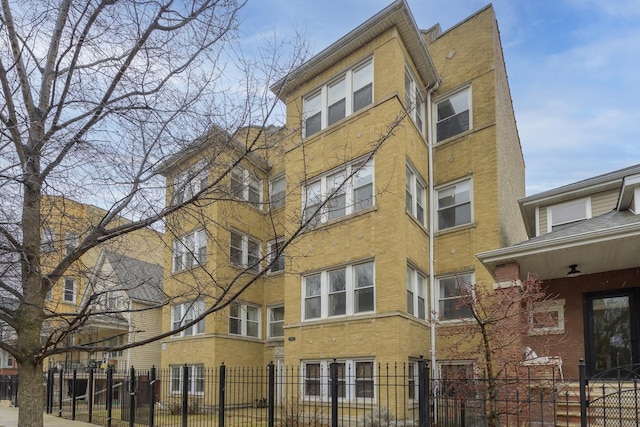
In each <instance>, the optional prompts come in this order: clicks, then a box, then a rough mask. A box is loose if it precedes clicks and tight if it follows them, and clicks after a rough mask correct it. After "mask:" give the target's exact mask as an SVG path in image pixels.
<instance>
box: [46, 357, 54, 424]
mask: <svg viewBox="0 0 640 427" xmlns="http://www.w3.org/2000/svg"><path fill="white" fill-rule="evenodd" d="M53 378H54V375H53V369H51V368H49V370H48V371H47V414H51V413H52V412H53Z"/></svg>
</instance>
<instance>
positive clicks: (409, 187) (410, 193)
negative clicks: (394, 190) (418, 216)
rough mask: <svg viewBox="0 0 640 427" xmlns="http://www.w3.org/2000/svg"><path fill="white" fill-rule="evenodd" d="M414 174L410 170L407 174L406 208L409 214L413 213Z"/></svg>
mask: <svg viewBox="0 0 640 427" xmlns="http://www.w3.org/2000/svg"><path fill="white" fill-rule="evenodd" d="M413 178H414V175H413V172H411V171H410V170H409V169H407V170H406V172H405V185H406V197H405V208H406V210H407V211H409V212H413Z"/></svg>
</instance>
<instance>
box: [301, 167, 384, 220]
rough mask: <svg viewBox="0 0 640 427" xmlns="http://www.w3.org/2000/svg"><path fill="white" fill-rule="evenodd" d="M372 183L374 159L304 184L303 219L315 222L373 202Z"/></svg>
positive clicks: (346, 213) (362, 207) (347, 212)
mask: <svg viewBox="0 0 640 427" xmlns="http://www.w3.org/2000/svg"><path fill="white" fill-rule="evenodd" d="M373 186H374V183H373V160H369V161H368V162H363V161H355V162H352V163H350V164H348V165H347V166H345V167H344V168H340V169H334V170H332V171H330V172H329V173H327V174H325V175H323V176H320V177H317V178H315V179H313V180H312V181H310V182H308V183H307V184H306V185H305V186H304V187H303V190H302V191H303V193H302V196H303V197H302V211H303V218H302V219H303V221H305V222H307V224H308V225H309V226H313V225H317V224H319V223H322V222H326V221H330V220H332V219H336V218H340V217H342V216H345V215H349V214H351V213H354V212H357V211H360V210H363V209H366V208H368V207H370V206H373V203H374V199H373ZM325 200H327V202H326V203H325V204H324V206H322V208H321V205H322V203H323V201H325Z"/></svg>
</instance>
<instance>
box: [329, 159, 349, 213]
mask: <svg viewBox="0 0 640 427" xmlns="http://www.w3.org/2000/svg"><path fill="white" fill-rule="evenodd" d="M346 179H347V174H346V171H345V170H342V171H340V172H338V173H335V174H333V175H330V176H328V177H327V196H330V197H331V199H329V202H328V203H327V206H328V211H329V219H333V218H339V217H341V216H344V215H345V214H346V200H347V198H346V195H345V181H346Z"/></svg>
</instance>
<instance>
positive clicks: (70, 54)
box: [0, 0, 406, 427]
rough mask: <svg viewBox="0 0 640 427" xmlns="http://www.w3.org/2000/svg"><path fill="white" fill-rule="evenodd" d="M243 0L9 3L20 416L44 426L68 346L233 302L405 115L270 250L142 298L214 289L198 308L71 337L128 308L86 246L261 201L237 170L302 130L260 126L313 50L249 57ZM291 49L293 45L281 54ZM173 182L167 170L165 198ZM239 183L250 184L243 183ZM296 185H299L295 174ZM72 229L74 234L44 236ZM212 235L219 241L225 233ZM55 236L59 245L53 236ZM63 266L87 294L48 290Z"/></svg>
mask: <svg viewBox="0 0 640 427" xmlns="http://www.w3.org/2000/svg"><path fill="white" fill-rule="evenodd" d="M243 4H244V2H243V1H241V0H198V1H173V0H159V1H148V2H146V1H125V0H122V1H118V0H89V1H82V2H73V1H71V0H62V1H60V2H52V1H42V2H35V3H28V4H27V3H18V2H11V1H10V0H0V5H1V8H2V9H1V13H0V30H1V32H2V36H1V37H2V47H1V52H0V85H1V87H2V95H1V96H2V103H1V107H0V154H1V155H0V194H1V195H2V197H3V204H2V206H1V207H0V291H1V292H2V294H3V295H2V296H3V297H4V298H3V299H2V301H10V303H9V302H7V303H3V304H2V307H0V322H2V323H3V324H4V325H6V326H7V327H8V328H9V329H11V330H12V331H13V335H12V336H13V339H11V340H8V341H7V340H5V341H2V342H0V348H1V349H3V350H5V351H8V352H9V353H11V354H12V355H13V356H14V357H15V359H16V360H17V362H18V364H19V369H20V377H19V378H20V379H19V381H20V383H19V401H20V414H19V426H20V427H27V426H29V427H32V426H33V427H36V426H42V422H43V418H42V413H43V406H44V402H43V395H44V393H43V390H42V373H43V363H44V362H43V361H44V360H46V359H47V358H49V357H51V356H54V355H57V354H61V353H64V352H68V351H71V350H73V351H84V352H90V351H107V350H113V351H117V350H121V349H124V348H128V347H132V346H140V345H144V344H146V343H149V342H152V341H156V340H159V339H162V338H164V337H167V336H170V335H171V334H174V333H176V332H180V331H181V330H186V329H188V328H191V327H193V326H194V325H197V324H198V322H200V321H202V319H204V318H205V317H206V316H208V315H210V314H211V313H214V312H216V311H219V310H221V309H223V308H225V307H227V306H228V305H229V304H230V303H231V302H232V301H233V300H234V299H235V298H236V297H237V296H238V295H239V294H241V293H242V292H244V291H245V290H246V289H248V288H249V287H251V285H252V284H254V283H256V281H258V280H259V279H260V277H261V276H262V275H263V274H264V272H266V271H268V269H269V267H270V265H272V264H273V263H275V262H277V258H278V256H279V255H280V254H281V253H282V252H283V251H284V250H285V248H286V247H287V245H289V244H290V243H291V242H292V241H293V240H294V239H296V238H297V237H298V236H299V235H300V234H301V233H303V232H304V231H305V230H307V229H309V227H312V226H313V224H314V217H315V216H316V215H317V214H318V213H319V212H321V211H322V210H324V209H326V208H327V204H328V203H330V200H331V197H332V196H333V195H334V194H338V193H339V192H340V191H341V189H342V188H343V186H344V185H345V183H346V182H347V180H349V179H350V178H351V177H353V176H355V175H357V174H358V173H359V171H360V169H361V168H362V167H363V165H365V164H366V161H367V160H368V159H370V158H372V157H373V155H374V154H375V152H376V151H377V149H378V148H379V147H380V146H381V145H382V144H383V143H384V142H385V141H386V140H387V139H388V138H390V137H391V136H392V135H393V131H394V129H395V128H396V127H397V126H398V125H400V124H401V123H402V122H403V120H405V118H406V112H403V113H402V114H399V115H398V116H397V117H390V118H389V124H388V126H387V127H386V130H385V131H383V132H382V133H381V135H380V136H379V138H377V139H375V140H373V141H371V144H370V146H369V147H368V151H367V152H366V153H363V154H362V156H361V160H362V161H361V162H360V163H358V165H356V167H353V168H351V169H350V175H348V176H345V177H344V182H343V183H342V184H340V183H338V185H336V186H335V187H334V189H333V190H332V193H331V194H330V195H329V196H328V197H326V198H325V199H324V200H322V201H321V203H318V204H314V205H313V206H312V207H309V208H308V209H304V208H303V209H300V212H299V217H298V218H297V221H293V222H290V223H291V224H295V226H294V227H293V228H292V229H286V230H284V231H285V233H284V234H285V235H286V239H284V240H283V241H282V242H281V243H279V244H278V245H277V246H276V249H275V253H272V254H261V256H259V257H257V258H252V259H250V260H248V262H245V263H244V265H243V267H242V268H240V269H237V270H236V271H235V272H234V273H233V274H231V275H226V276H225V275H220V274H218V272H217V271H212V270H207V269H202V271H201V272H200V273H198V274H196V273H194V276H193V279H194V280H189V281H185V283H184V286H183V288H181V289H176V290H175V292H174V293H172V294H167V293H166V292H165V294H163V295H162V298H161V301H159V302H155V303H154V304H151V305H150V306H149V309H150V308H159V307H162V306H166V305H168V304H171V303H172V302H173V301H174V299H175V298H178V297H184V296H185V295H188V296H189V297H190V298H191V299H193V298H199V297H206V298H207V301H208V302H207V305H206V307H205V308H204V309H202V310H200V311H198V312H197V313H196V314H197V315H196V316H193V317H192V318H190V319H184V320H185V321H183V322H181V323H180V325H179V326H178V327H177V328H173V329H172V330H171V331H167V332H164V333H161V334H158V335H156V336H153V337H150V338H148V339H145V340H140V341H137V342H135V343H134V344H133V343H126V344H122V345H114V344H113V343H112V342H110V341H107V340H105V339H103V338H96V339H93V340H91V339H90V340H86V341H84V342H83V343H73V342H70V341H69V340H68V339H67V338H68V337H69V336H71V335H72V334H73V333H75V332H77V331H79V330H81V329H82V328H83V326H85V325H86V324H87V322H88V320H89V319H91V318H92V316H99V315H116V314H119V313H123V312H125V309H116V308H113V307H109V306H108V305H104V304H103V305H101V304H98V302H100V301H101V300H103V299H104V298H105V296H106V294H107V292H108V291H107V290H105V289H104V288H101V287H100V286H97V285H95V280H97V278H96V277H95V271H91V268H93V265H92V264H91V263H89V262H86V260H85V259H86V257H87V255H88V254H90V253H91V251H97V250H100V248H111V249H113V247H114V245H115V246H116V247H118V246H121V245H124V246H121V247H120V248H119V251H118V252H120V253H122V252H126V251H128V250H129V249H130V248H128V247H127V246H126V245H127V243H126V242H127V237H128V236H130V235H132V234H135V233H142V234H145V233H146V234H148V236H147V237H148V239H147V240H146V241H158V242H160V243H159V244H161V245H167V244H168V245H171V242H173V241H174V240H176V239H178V238H180V237H181V236H183V233H184V232H185V231H186V229H185V223H189V224H191V226H192V227H193V225H194V224H208V223H212V222H213V223H216V221H218V222H219V221H220V217H210V216H208V214H207V212H208V208H209V207H211V206H212V205H213V204H216V203H220V202H225V203H227V205H224V206H234V208H232V209H243V207H242V205H245V207H246V205H247V204H255V203H259V204H261V203H266V202H264V201H262V200H258V201H252V200H250V199H249V200H242V199H243V198H242V197H238V196H239V195H238V194H237V191H238V188H234V184H233V182H234V181H233V171H234V170H236V168H237V167H238V166H241V165H243V164H252V165H254V166H255V167H256V168H257V169H258V170H262V171H266V170H268V169H269V168H270V167H271V166H270V162H271V160H272V159H273V158H277V156H279V155H281V154H278V153H281V151H282V150H283V149H284V148H283V147H282V146H281V141H282V140H284V139H285V138H286V137H287V136H288V135H290V134H292V133H293V134H295V133H298V134H299V133H300V129H280V128H274V127H270V126H267V123H272V122H273V118H272V116H273V114H274V112H275V111H276V110H277V108H278V103H277V99H276V97H274V96H273V95H271V94H269V92H268V88H269V87H270V83H273V82H275V81H278V80H280V81H282V79H286V77H287V75H288V73H290V72H291V71H292V70H293V69H295V68H296V66H297V65H299V64H300V61H302V60H303V59H304V57H305V55H306V53H307V52H306V51H305V47H304V44H302V43H300V39H297V40H294V42H293V43H292V45H291V46H286V49H284V50H283V49H282V48H283V46H282V45H276V44H272V45H271V46H267V47H266V48H265V49H264V50H262V51H260V55H257V58H258V59H256V60H249V59H247V58H245V57H243V56H242V54H241V51H240V50H239V47H238V42H237V38H236V29H237V22H238V13H239V10H240V9H241V7H242V6H243ZM283 51H286V52H288V53H289V55H288V56H287V57H283V56H282V52H283ZM249 125H251V126H249ZM345 156H346V154H345ZM177 165H181V168H182V166H185V165H186V166H189V167H188V168H186V170H187V171H188V173H187V175H182V176H180V175H179V174H178V171H177ZM183 169H184V168H183ZM203 174H204V176H205V178H204V179H200V180H198V181H197V185H194V184H193V183H194V179H197V178H199V177H201V176H202V175H203ZM165 179H166V180H167V181H168V182H169V183H170V188H169V191H168V192H167V193H168V194H167V195H166V196H165ZM230 182H231V184H229V183H230ZM303 182H304V177H303V178H302V179H301V183H303ZM239 185H240V188H241V190H242V191H248V189H249V190H250V188H249V187H250V183H248V182H246V181H245V182H240V183H239ZM287 191H290V192H292V193H295V194H298V195H299V194H300V187H297V188H288V189H287ZM68 199H75V200H79V201H82V202H83V203H90V204H94V205H98V206H100V207H102V209H98V210H96V211H95V212H94V215H93V216H91V219H90V220H86V221H84V222H82V223H79V222H75V218H74V216H73V215H74V214H73V213H72V212H73V210H72V209H71V208H69V206H70V203H68V202H67V200H68ZM258 210H260V209H258ZM265 211H267V212H268V209H265ZM224 215H227V216H233V212H231V211H230V212H223V216H224ZM87 218H88V217H87ZM261 218H262V219H261V221H265V222H266V223H267V225H269V226H270V227H271V228H272V230H273V233H272V235H273V237H274V238H275V237H276V236H278V235H279V234H281V233H283V229H282V227H283V226H282V223H278V220H277V219H276V218H275V217H273V216H271V215H268V214H267V215H263V216H262V217H261ZM218 225H220V226H221V227H226V226H227V224H224V223H222V222H219V224H218ZM74 226H75V227H76V229H75V231H76V234H75V235H73V236H60V235H57V236H56V235H52V234H50V230H55V229H60V228H61V227H62V228H67V229H68V228H73V227H74ZM149 227H153V228H155V230H162V231H163V232H164V233H165V235H164V238H159V237H158V236H155V237H149V236H152V235H153V234H154V233H156V232H155V231H154V230H153V229H150V228H149ZM207 237H208V238H209V239H210V242H211V243H209V244H210V245H222V244H223V243H220V242H219V241H217V240H216V237H215V236H213V235H210V236H207ZM67 240H69V241H73V244H67V243H65V242H66V241H67ZM143 240H144V239H143ZM50 242H54V244H53V246H52V248H54V249H55V250H53V251H51V250H50V249H52V248H47V247H46V245H47V244H49V243H50ZM183 246H184V247H183V248H181V250H182V251H184V253H185V256H184V260H190V261H189V262H194V261H198V262H200V261H201V259H199V256H200V254H198V253H196V252H195V249H194V247H193V246H192V245H189V244H184V245H183ZM61 247H64V250H61V249H60V248H61ZM171 249H173V248H171ZM224 250H225V251H226V250H228V247H226V248H225V249H224ZM258 265H262V266H263V268H262V269H260V268H256V267H257V266H258ZM265 265H266V267H264V266H265ZM68 274H73V275H76V276H82V277H84V279H85V281H86V282H87V283H88V285H87V286H89V288H88V289H89V291H88V292H87V293H86V295H85V298H83V299H82V301H81V303H80V304H79V305H77V306H76V307H75V308H74V309H73V310H67V311H66V312H65V311H64V310H60V309H59V307H57V306H55V305H54V304H52V303H51V302H49V301H48V296H50V295H51V292H52V290H53V289H59V287H60V284H61V281H63V280H64V277H65V276H66V275H68ZM98 279H99V278H98ZM103 279H105V280H107V279H108V278H103ZM152 283H153V281H152V280H151V279H150V278H148V277H145V276H144V275H141V276H140V277H139V280H138V281H137V282H136V283H134V284H133V285H132V284H128V285H127V286H126V287H122V288H120V289H115V290H117V291H131V290H132V289H134V288H135V287H138V286H140V287H141V286H148V285H150V284H152ZM56 287H58V288H56ZM113 290H114V289H113V288H111V289H110V291H113ZM128 310H130V309H128Z"/></svg>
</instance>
